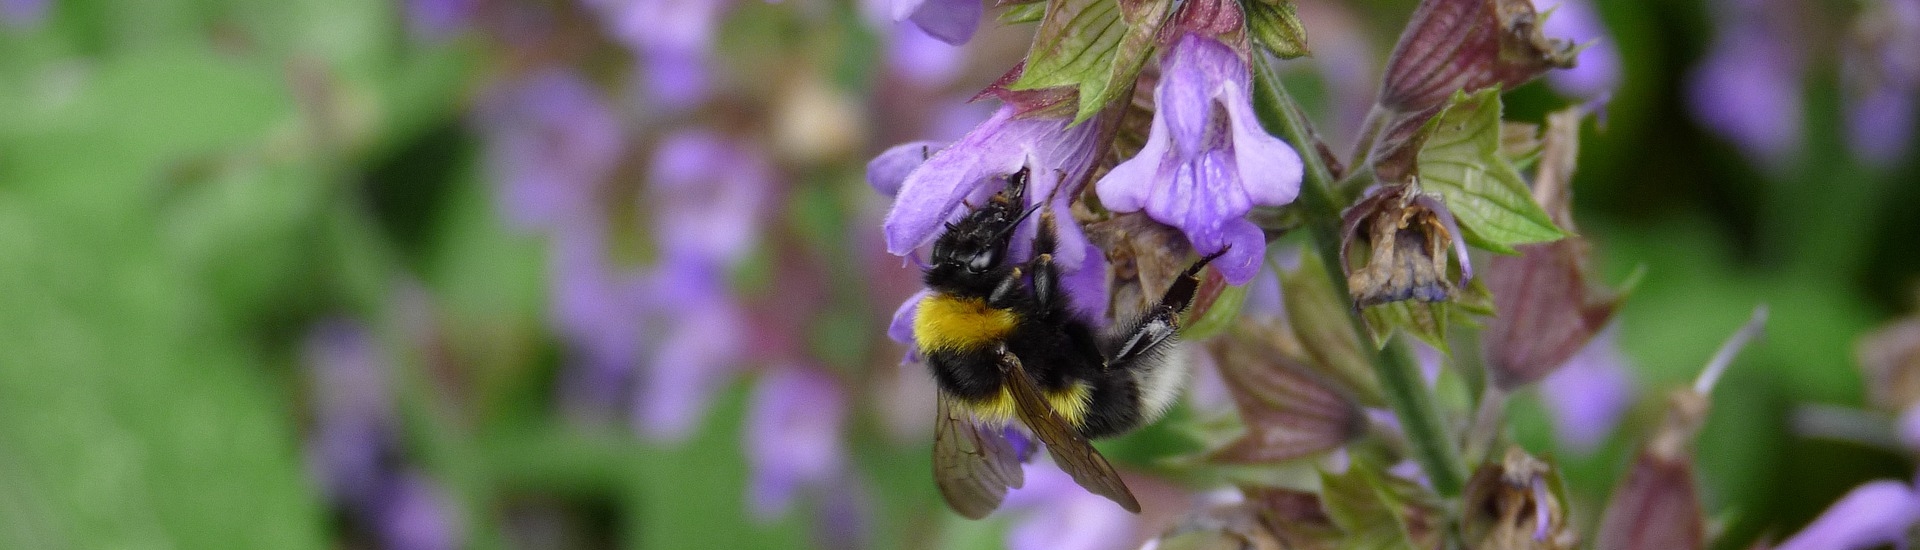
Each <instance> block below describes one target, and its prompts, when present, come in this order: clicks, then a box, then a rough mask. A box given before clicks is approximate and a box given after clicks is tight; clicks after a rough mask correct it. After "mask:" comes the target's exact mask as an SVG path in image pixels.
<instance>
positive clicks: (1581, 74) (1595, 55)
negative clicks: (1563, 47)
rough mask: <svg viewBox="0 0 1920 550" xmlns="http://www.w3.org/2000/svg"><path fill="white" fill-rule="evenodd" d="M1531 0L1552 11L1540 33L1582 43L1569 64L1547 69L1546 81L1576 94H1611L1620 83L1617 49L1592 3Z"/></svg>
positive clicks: (1535, 4) (1565, 91)
mask: <svg viewBox="0 0 1920 550" xmlns="http://www.w3.org/2000/svg"><path fill="white" fill-rule="evenodd" d="M1533 4H1534V6H1535V7H1536V8H1539V9H1540V10H1541V11H1543V12H1544V11H1546V10H1552V12H1553V13H1552V14H1551V15H1548V16H1547V20H1546V23H1545V25H1544V26H1543V27H1542V28H1541V32H1542V33H1543V34H1545V35H1547V36H1549V37H1552V38H1564V39H1567V40H1571V41H1572V42H1573V43H1575V44H1583V45H1586V49H1583V50H1581V51H1580V56H1579V58H1578V60H1577V61H1576V62H1575V63H1574V65H1573V68H1571V69H1563V70H1557V71H1550V72H1548V73H1547V82H1548V83H1549V84H1552V85H1553V87H1554V89H1557V90H1559V91H1560V92H1561V93H1564V94H1567V95H1570V96H1574V97H1578V98H1583V99H1594V98H1599V97H1604V96H1608V95H1611V94H1612V93H1613V90H1614V88H1616V87H1618V86H1619V83H1620V51H1619V50H1618V49H1616V48H1615V47H1614V44H1613V42H1612V41H1611V40H1609V39H1608V38H1607V29H1606V26H1605V25H1604V24H1602V21H1601V20H1600V14H1599V13H1598V12H1595V11H1594V9H1593V5H1592V4H1591V3H1589V2H1588V1H1586V0H1534V2H1533ZM1542 4H1545V5H1542Z"/></svg>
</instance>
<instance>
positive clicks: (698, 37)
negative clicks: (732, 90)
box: [586, 0, 732, 109]
mask: <svg viewBox="0 0 1920 550" xmlns="http://www.w3.org/2000/svg"><path fill="white" fill-rule="evenodd" d="M586 3H587V5H588V6H590V7H592V8H594V9H595V10H596V11H598V12H599V14H600V18H601V20H602V21H603V23H604V24H605V25H606V26H607V29H608V33H609V34H612V35H613V37H614V39H615V40H618V41H620V42H621V43H622V44H625V45H626V46H627V47H628V48H631V49H633V51H634V53H635V54H636V55H638V56H639V58H640V60H641V62H642V63H644V64H645V65H646V68H645V71H644V72H645V74H646V75H647V84H648V86H649V88H651V92H652V98H651V99H652V100H653V101H652V102H651V103H653V104H656V105H660V106H665V107H669V108H673V109H679V108H684V107H687V106H690V105H693V104H694V103H697V102H699V100H700V99H701V98H702V97H703V96H705V95H706V92H707V87H708V81H709V80H710V79H711V76H710V75H709V74H708V73H709V71H710V69H709V68H708V62H709V61H710V59H709V56H710V51H711V50H712V49H713V40H714V35H715V34H716V33H717V31H718V29H719V26H720V20H721V18H722V17H723V16H725V15H726V11H727V9H728V8H729V7H731V5H732V2H731V1H730V0H586Z"/></svg>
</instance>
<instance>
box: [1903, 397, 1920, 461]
mask: <svg viewBox="0 0 1920 550" xmlns="http://www.w3.org/2000/svg"><path fill="white" fill-rule="evenodd" d="M1899 430H1900V433H1899V434H1898V435H1899V437H1900V443H1901V444H1904V445H1906V446H1907V449H1908V450H1920V405H1914V406H1909V407H1907V410H1905V411H1902V412H1901V413H1900V426H1899Z"/></svg>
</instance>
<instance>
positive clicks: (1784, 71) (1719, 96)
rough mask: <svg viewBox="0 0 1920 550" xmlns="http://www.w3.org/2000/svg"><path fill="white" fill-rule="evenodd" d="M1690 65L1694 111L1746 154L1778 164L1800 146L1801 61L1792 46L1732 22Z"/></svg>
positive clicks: (1769, 35) (1770, 34)
mask: <svg viewBox="0 0 1920 550" xmlns="http://www.w3.org/2000/svg"><path fill="white" fill-rule="evenodd" d="M1723 34H1725V36H1723V37H1722V38H1721V39H1719V40H1718V41H1717V43H1716V45H1715V46H1714V48H1713V51H1712V53H1709V54H1708V55H1707V59H1706V61H1704V62H1702V63H1701V65H1700V66H1699V67H1698V68H1696V69H1694V72H1693V75H1692V78H1691V82H1690V83H1689V85H1688V88H1689V97H1690V99H1691V102H1692V104H1693V110H1694V114H1695V115H1696V116H1698V117H1699V118H1700V121H1701V123H1703V124H1705V125H1706V126H1707V127H1708V128H1709V129H1711V130H1713V131H1714V132H1716V133H1719V134H1720V135H1721V136H1723V137H1726V138H1727V139H1730V140H1732V141H1733V142H1734V143H1735V144H1737V145H1739V146H1740V148H1741V149H1742V150H1744V151H1745V152H1746V154H1747V155H1748V156H1751V157H1754V158H1755V159H1757V160H1761V161H1764V162H1765V163H1766V164H1769V165H1773V166H1778V165H1779V164H1780V163H1782V162H1785V161H1786V160H1787V159H1786V157H1787V156H1788V155H1790V154H1792V153H1793V152H1794V151H1796V150H1797V149H1799V147H1800V112H1801V99H1800V93H1801V92H1800V86H1801V83H1800V76H1801V75H1800V67H1799V62H1798V61H1797V56H1795V55H1794V54H1793V53H1792V51H1791V46H1789V45H1787V44H1781V43H1780V40H1781V37H1779V36H1776V35H1775V34H1773V33H1770V32H1768V31H1767V30H1766V29H1764V28H1760V27H1758V26H1756V25H1747V24H1741V23H1736V26H1735V27H1734V28H1732V29H1728V30H1727V31H1726V32H1725V33H1723Z"/></svg>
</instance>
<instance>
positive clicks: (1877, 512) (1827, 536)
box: [1773, 480, 1920, 550]
mask: <svg viewBox="0 0 1920 550" xmlns="http://www.w3.org/2000/svg"><path fill="white" fill-rule="evenodd" d="M1916 521H1920V495H1916V494H1914V490H1913V488H1912V487H1910V486H1908V485H1907V484H1905V483H1901V482H1898V481H1892V480H1880V481H1874V482H1870V483H1867V484H1865V485H1861V486H1859V487H1856V488H1854V490H1853V491H1850V492H1848V493H1847V494H1846V496H1843V497H1840V500H1839V501H1838V502H1835V503H1833V506H1831V507H1828V508H1827V511H1826V512H1823V513H1821V514H1820V517H1817V518H1814V520H1813V523H1811V524H1808V525H1807V527H1806V528H1805V529H1801V530H1800V532H1799V533H1796V534H1794V535H1793V537H1792V538H1789V539H1787V540H1786V541H1784V542H1781V543H1780V544H1779V545H1778V546H1775V547H1773V548H1774V550H1864V549H1867V548H1877V547H1881V546H1885V545H1889V544H1892V545H1899V544H1901V543H1903V542H1905V541H1906V537H1907V530H1908V529H1909V528H1911V527H1912V526H1913V525H1914V523H1915V522H1916Z"/></svg>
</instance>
